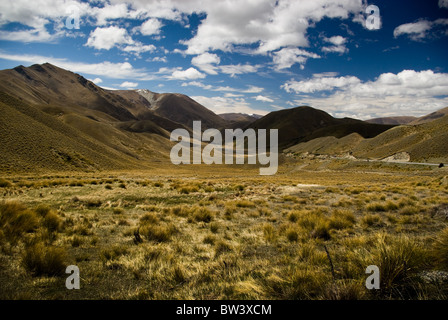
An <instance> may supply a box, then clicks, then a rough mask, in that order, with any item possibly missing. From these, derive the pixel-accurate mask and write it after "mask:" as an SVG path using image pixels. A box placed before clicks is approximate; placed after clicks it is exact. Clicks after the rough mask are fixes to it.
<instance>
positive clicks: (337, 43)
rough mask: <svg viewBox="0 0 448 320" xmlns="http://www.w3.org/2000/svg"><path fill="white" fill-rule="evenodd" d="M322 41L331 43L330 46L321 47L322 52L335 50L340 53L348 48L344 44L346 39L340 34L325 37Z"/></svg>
mask: <svg viewBox="0 0 448 320" xmlns="http://www.w3.org/2000/svg"><path fill="white" fill-rule="evenodd" d="M324 41H325V42H327V43H331V44H332V46H327V47H323V48H322V51H324V52H336V53H340V54H343V53H346V52H348V49H347V47H346V46H345V43H346V42H347V39H346V38H344V37H342V36H334V37H330V38H326V37H325V38H324Z"/></svg>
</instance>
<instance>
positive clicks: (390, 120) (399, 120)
mask: <svg viewBox="0 0 448 320" xmlns="http://www.w3.org/2000/svg"><path fill="white" fill-rule="evenodd" d="M417 119H418V118H417V117H408V116H402V117H385V118H374V119H369V120H366V122H368V123H376V124H393V125H400V124H408V123H410V122H412V121H415V120H417Z"/></svg>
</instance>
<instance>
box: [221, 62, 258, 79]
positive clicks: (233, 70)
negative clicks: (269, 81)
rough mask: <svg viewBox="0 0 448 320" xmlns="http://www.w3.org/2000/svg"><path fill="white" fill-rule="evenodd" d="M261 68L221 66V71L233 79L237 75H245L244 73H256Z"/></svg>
mask: <svg viewBox="0 0 448 320" xmlns="http://www.w3.org/2000/svg"><path fill="white" fill-rule="evenodd" d="M259 68H260V66H259V65H256V66H253V65H250V64H244V65H242V64H236V65H233V64H230V65H225V66H219V69H220V70H221V72H222V73H225V74H230V76H231V77H234V76H235V75H237V74H244V73H254V72H257V71H258V69H259Z"/></svg>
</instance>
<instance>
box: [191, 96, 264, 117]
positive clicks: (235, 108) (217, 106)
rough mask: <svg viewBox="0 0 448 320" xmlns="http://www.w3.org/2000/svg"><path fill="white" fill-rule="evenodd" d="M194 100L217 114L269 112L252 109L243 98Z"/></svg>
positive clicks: (261, 113)
mask: <svg viewBox="0 0 448 320" xmlns="http://www.w3.org/2000/svg"><path fill="white" fill-rule="evenodd" d="M192 98H193V99H194V100H196V101H197V102H199V103H200V104H202V105H203V106H205V107H206V108H208V109H210V110H212V111H213V112H215V113H216V114H221V113H246V114H254V113H255V114H260V115H265V114H267V113H269V111H266V110H261V109H255V108H253V107H251V105H250V103H248V102H247V101H246V100H245V99H244V98H242V97H229V96H227V97H205V96H193V97H192Z"/></svg>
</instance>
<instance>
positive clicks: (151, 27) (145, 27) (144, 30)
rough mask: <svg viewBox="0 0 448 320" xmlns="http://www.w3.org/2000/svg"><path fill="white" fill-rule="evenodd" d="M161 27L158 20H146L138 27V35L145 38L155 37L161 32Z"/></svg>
mask: <svg viewBox="0 0 448 320" xmlns="http://www.w3.org/2000/svg"><path fill="white" fill-rule="evenodd" d="M162 27H163V24H162V22H160V20H159V19H148V20H146V21H145V22H144V23H143V24H142V25H141V27H140V29H139V30H140V33H141V34H143V35H145V36H151V35H157V34H159V33H160V32H161V30H160V29H161V28H162Z"/></svg>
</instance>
